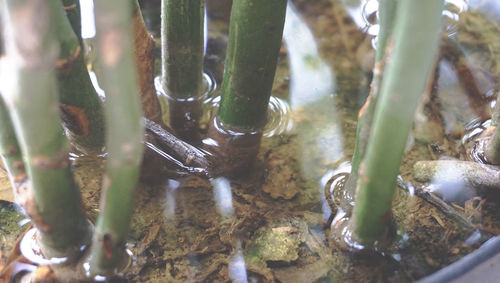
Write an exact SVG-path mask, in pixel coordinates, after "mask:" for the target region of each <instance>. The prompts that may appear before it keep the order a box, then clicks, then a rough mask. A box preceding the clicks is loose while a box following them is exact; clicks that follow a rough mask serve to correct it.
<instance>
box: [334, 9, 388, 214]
mask: <svg viewBox="0 0 500 283" xmlns="http://www.w3.org/2000/svg"><path fill="white" fill-rule="evenodd" d="M397 3H398V1H397V0H380V1H379V25H380V30H379V34H378V38H377V50H376V55H375V66H374V68H373V79H372V84H371V88H370V93H369V95H368V97H367V99H366V102H365V105H364V106H363V108H362V109H361V111H360V112H359V117H358V126H357V129H356V143H355V146H354V155H353V157H352V167H351V175H350V176H349V179H348V180H347V184H346V190H347V192H348V193H347V194H346V196H347V198H348V199H346V200H343V201H342V202H347V203H352V199H353V198H354V194H355V189H356V183H357V181H358V173H359V172H358V171H359V164H360V163H361V160H362V159H363V157H364V156H365V153H366V146H367V144H368V139H369V137H370V130H371V125H372V122H373V114H374V112H375V107H376V106H377V99H378V93H379V86H380V82H381V81H382V73H383V70H384V63H385V59H384V58H385V57H387V55H386V53H387V50H386V49H387V44H388V41H389V40H390V38H391V36H392V31H393V30H394V19H395V18H396V8H397ZM343 206H344V207H343V209H344V210H346V211H349V210H350V205H343Z"/></svg>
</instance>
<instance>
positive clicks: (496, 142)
mask: <svg viewBox="0 0 500 283" xmlns="http://www.w3.org/2000/svg"><path fill="white" fill-rule="evenodd" d="M499 124H500V95H497V103H496V104H495V110H494V111H493V115H492V117H491V127H495V130H494V132H493V136H492V137H491V138H490V140H489V142H488V143H487V144H486V150H485V155H486V159H487V160H488V162H489V163H491V164H495V165H500V130H499V126H500V125H499Z"/></svg>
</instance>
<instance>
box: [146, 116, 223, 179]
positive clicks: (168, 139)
mask: <svg viewBox="0 0 500 283" xmlns="http://www.w3.org/2000/svg"><path fill="white" fill-rule="evenodd" d="M143 121H144V125H145V127H146V131H148V132H150V133H152V134H154V137H155V139H156V141H157V142H158V144H159V145H161V146H162V147H163V148H162V149H163V150H165V151H167V153H169V154H171V155H173V156H174V157H175V158H176V159H177V160H179V161H181V162H182V163H183V164H184V165H185V166H186V167H190V168H193V169H194V168H195V167H197V168H198V169H199V170H193V171H200V170H201V172H203V173H204V174H206V175H209V174H210V173H212V174H213V172H214V171H215V168H214V163H213V161H212V159H211V155H210V153H208V152H206V151H203V150H201V149H199V148H197V147H195V146H192V145H190V144H189V143H187V142H185V141H183V140H181V139H179V138H177V137H176V136H174V135H173V134H171V133H169V132H168V131H166V130H165V129H163V128H162V127H161V126H160V125H158V124H156V123H155V122H153V121H151V120H149V119H147V118H143Z"/></svg>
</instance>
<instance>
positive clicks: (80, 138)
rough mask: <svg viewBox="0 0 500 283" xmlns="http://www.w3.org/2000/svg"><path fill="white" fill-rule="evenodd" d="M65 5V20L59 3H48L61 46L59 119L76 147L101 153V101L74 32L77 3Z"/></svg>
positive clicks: (67, 0)
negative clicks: (60, 115) (60, 118)
mask: <svg viewBox="0 0 500 283" xmlns="http://www.w3.org/2000/svg"><path fill="white" fill-rule="evenodd" d="M64 2H65V3H67V4H68V5H69V6H68V7H70V8H71V9H69V8H67V9H66V12H68V17H66V12H65V9H64V7H63V5H62V3H61V2H60V1H50V7H51V9H52V15H53V17H54V20H55V24H56V31H57V39H58V42H59V47H60V55H59V59H58V60H57V61H56V67H57V78H58V82H59V99H60V102H61V104H60V107H61V113H62V118H63V122H64V125H65V127H66V129H67V130H68V132H69V134H70V137H71V138H72V140H73V141H74V144H75V146H76V147H77V148H78V149H79V150H81V151H83V152H86V153H90V154H96V153H100V152H102V149H103V146H104V113H103V108H102V101H101V99H100V98H99V96H98V95H97V92H96V91H95V89H94V86H93V85H92V82H91V81H90V77H89V74H88V71H87V68H86V64H85V60H84V58H83V52H82V44H81V41H80V40H79V37H77V35H76V34H75V32H74V29H75V30H80V24H78V22H79V20H80V15H79V11H75V8H74V7H75V6H74V5H77V4H76V2H78V1H76V2H75V1H69V0H65V1H64ZM71 3H73V4H71ZM77 7H78V5H77ZM68 18H69V20H68ZM70 21H71V23H70ZM72 25H73V27H72Z"/></svg>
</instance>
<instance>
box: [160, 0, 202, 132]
mask: <svg viewBox="0 0 500 283" xmlns="http://www.w3.org/2000/svg"><path fill="white" fill-rule="evenodd" d="M161 12H162V25H161V30H162V31H161V40H162V76H161V81H162V88H163V90H164V91H165V92H166V94H167V97H168V98H169V101H168V104H169V107H168V108H169V109H168V111H169V117H170V121H169V123H170V126H171V127H172V129H173V130H174V131H175V132H176V133H177V134H178V135H179V136H180V137H181V138H186V139H191V138H193V139H196V138H197V136H198V135H197V130H198V121H199V119H200V115H201V103H200V101H199V98H200V96H201V94H202V92H203V33H204V30H203V19H204V1H203V0H163V1H162V7H161Z"/></svg>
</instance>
